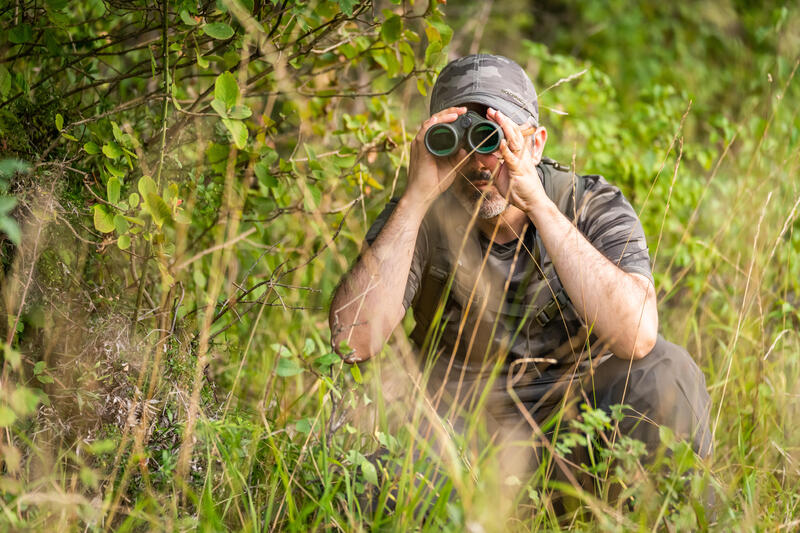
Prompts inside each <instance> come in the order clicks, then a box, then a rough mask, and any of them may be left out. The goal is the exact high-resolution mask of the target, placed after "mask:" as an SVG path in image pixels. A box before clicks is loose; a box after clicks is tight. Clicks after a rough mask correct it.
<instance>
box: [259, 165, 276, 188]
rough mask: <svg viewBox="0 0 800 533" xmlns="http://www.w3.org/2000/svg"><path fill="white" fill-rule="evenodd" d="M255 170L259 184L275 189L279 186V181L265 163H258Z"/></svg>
mask: <svg viewBox="0 0 800 533" xmlns="http://www.w3.org/2000/svg"><path fill="white" fill-rule="evenodd" d="M253 170H254V171H255V174H256V177H257V178H258V182H259V183H261V184H262V185H264V186H265V187H275V186H276V185H278V180H277V179H275V176H273V175H272V174H271V173H270V171H269V166H267V164H266V163H265V162H264V161H259V162H258V163H256V164H255V167H254V169H253Z"/></svg>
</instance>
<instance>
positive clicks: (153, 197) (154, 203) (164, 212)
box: [145, 192, 172, 228]
mask: <svg viewBox="0 0 800 533" xmlns="http://www.w3.org/2000/svg"><path fill="white" fill-rule="evenodd" d="M145 205H146V206H147V210H148V212H149V213H150V216H151V217H153V222H155V223H156V225H157V226H158V227H159V228H160V227H161V226H163V225H164V223H165V222H169V221H171V220H172V212H171V211H170V210H169V206H167V204H166V202H164V200H163V199H162V198H161V197H160V196H159V195H157V194H156V193H154V192H151V193H148V195H147V196H146V197H145Z"/></svg>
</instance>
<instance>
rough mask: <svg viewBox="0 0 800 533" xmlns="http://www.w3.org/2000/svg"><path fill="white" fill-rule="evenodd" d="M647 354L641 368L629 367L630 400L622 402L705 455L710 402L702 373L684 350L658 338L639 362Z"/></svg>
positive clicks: (707, 444)
mask: <svg viewBox="0 0 800 533" xmlns="http://www.w3.org/2000/svg"><path fill="white" fill-rule="evenodd" d="M651 357H652V360H650V361H649V364H646V365H642V366H643V368H642V369H635V370H634V369H633V368H632V371H631V383H630V391H629V398H630V401H626V402H625V403H626V404H628V405H630V406H631V407H632V408H633V409H634V410H635V411H638V412H640V413H642V414H643V415H645V416H647V417H648V418H649V419H650V420H651V421H652V422H655V423H656V424H658V425H663V426H667V427H669V428H671V429H672V430H673V431H674V432H675V434H676V435H677V436H679V437H680V438H687V439H691V440H692V441H693V443H694V448H695V451H697V452H698V453H700V454H701V455H707V454H708V453H709V450H710V445H711V443H710V432H709V412H710V408H711V401H710V398H709V395H708V391H707V390H706V383H705V377H704V376H703V372H702V371H701V370H700V368H699V367H698V366H697V364H696V363H695V362H694V360H693V359H692V357H691V356H690V355H689V353H688V352H687V351H686V350H685V349H683V348H682V347H680V346H677V345H675V344H672V343H670V342H668V341H666V340H664V339H663V338H661V337H659V340H658V342H657V343H656V347H655V348H654V349H653V351H652V352H651V353H650V354H649V355H648V356H647V357H645V358H644V359H643V360H642V362H648V361H647V360H648V359H650V358H651Z"/></svg>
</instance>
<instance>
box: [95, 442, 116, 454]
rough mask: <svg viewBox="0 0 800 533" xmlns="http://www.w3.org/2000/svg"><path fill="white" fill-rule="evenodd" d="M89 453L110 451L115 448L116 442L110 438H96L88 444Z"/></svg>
mask: <svg viewBox="0 0 800 533" xmlns="http://www.w3.org/2000/svg"><path fill="white" fill-rule="evenodd" d="M88 448H89V453H91V454H92V455H100V454H103V453H110V452H113V451H114V450H116V449H117V445H116V443H115V442H114V441H113V440H111V439H103V440H96V441H94V442H93V443H91V444H90V445H89V446H88Z"/></svg>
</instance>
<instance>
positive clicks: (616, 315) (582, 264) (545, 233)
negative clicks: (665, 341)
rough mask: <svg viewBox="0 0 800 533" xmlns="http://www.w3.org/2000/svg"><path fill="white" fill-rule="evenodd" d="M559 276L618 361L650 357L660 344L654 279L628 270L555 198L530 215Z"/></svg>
mask: <svg viewBox="0 0 800 533" xmlns="http://www.w3.org/2000/svg"><path fill="white" fill-rule="evenodd" d="M528 216H529V218H530V219H531V220H532V221H533V223H534V225H535V226H536V230H537V231H538V233H539V235H540V236H541V238H542V242H543V243H544V246H545V248H546V249H547V252H548V254H549V255H550V257H551V259H552V261H553V265H554V266H555V269H556V272H557V273H558V277H559V279H560V280H561V283H562V285H563V286H564V289H565V290H566V292H567V294H568V295H569V298H570V300H571V301H572V303H573V305H574V306H575V308H576V309H577V311H578V313H579V314H580V315H581V317H582V318H583V319H584V320H585V322H586V324H587V325H589V326H591V327H592V331H593V332H594V333H595V334H596V335H597V336H598V337H599V338H600V339H602V340H603V341H605V342H607V343H608V345H609V348H610V349H611V351H613V352H614V354H615V355H617V356H618V357H621V358H624V359H628V358H639V357H644V356H645V355H647V353H649V352H650V350H651V349H652V347H653V346H654V345H655V342H656V338H657V335H658V311H657V308H656V297H655V290H654V289H653V286H652V284H651V283H650V281H649V280H647V279H645V278H644V277H642V276H638V275H636V274H630V273H627V272H624V271H623V270H621V269H620V268H618V267H617V266H616V265H614V264H613V263H612V262H611V261H609V260H608V259H607V258H606V257H605V256H604V255H603V254H602V253H600V251H598V250H597V249H596V248H595V247H594V246H593V245H592V244H591V243H590V242H589V241H588V240H587V239H586V238H585V237H584V236H583V234H581V232H580V231H579V230H578V228H577V227H575V226H574V225H573V224H572V223H571V222H570V221H569V220H568V219H567V218H566V217H565V216H564V215H562V214H561V212H559V210H558V208H557V207H556V206H555V205H554V204H553V203H552V202H551V201H549V200H545V201H542V202H540V203H539V205H538V206H537V207H536V208H535V209H532V210H531V211H530V212H529V213H528Z"/></svg>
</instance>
